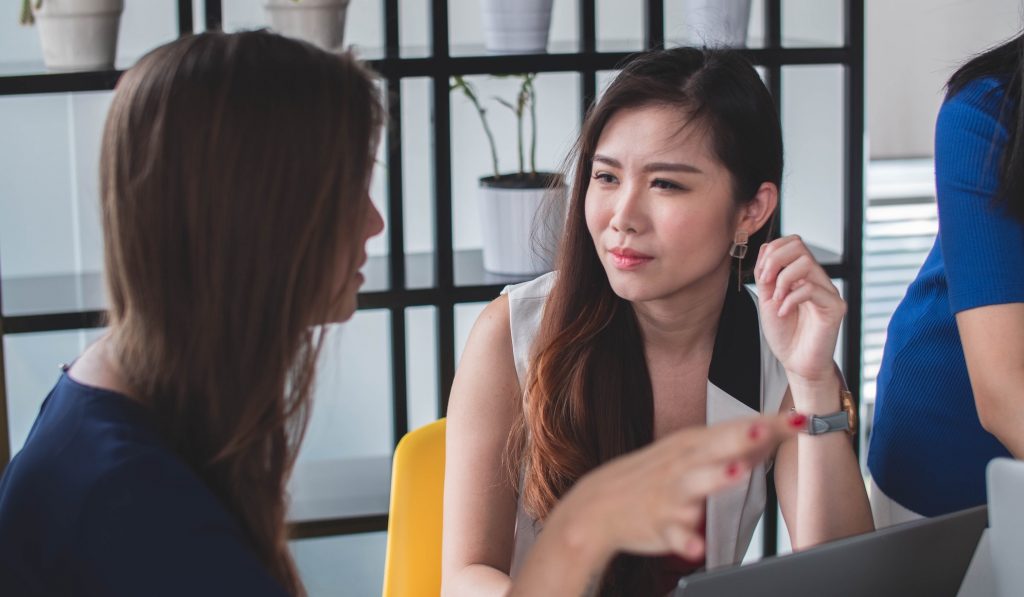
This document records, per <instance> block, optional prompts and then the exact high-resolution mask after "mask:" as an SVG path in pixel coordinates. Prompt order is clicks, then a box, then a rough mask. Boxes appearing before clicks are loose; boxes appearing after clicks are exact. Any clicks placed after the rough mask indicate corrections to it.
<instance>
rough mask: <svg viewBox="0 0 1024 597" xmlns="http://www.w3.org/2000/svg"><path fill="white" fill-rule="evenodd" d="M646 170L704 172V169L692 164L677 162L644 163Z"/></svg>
mask: <svg viewBox="0 0 1024 597" xmlns="http://www.w3.org/2000/svg"><path fill="white" fill-rule="evenodd" d="M643 171H644V172H688V173H691V174H703V173H704V171H703V170H701V169H700V168H698V167H697V166H694V165H691V164H682V163H675V162H651V163H650V164H645V165H644V169H643Z"/></svg>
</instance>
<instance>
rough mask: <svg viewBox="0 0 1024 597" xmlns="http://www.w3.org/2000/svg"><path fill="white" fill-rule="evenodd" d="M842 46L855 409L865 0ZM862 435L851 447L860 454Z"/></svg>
mask: <svg viewBox="0 0 1024 597" xmlns="http://www.w3.org/2000/svg"><path fill="white" fill-rule="evenodd" d="M846 46H847V48H848V49H849V55H850V62H849V64H848V65H847V66H846V101H845V102H844V104H845V106H844V111H845V112H846V119H845V121H846V126H845V127H844V128H845V131H844V134H845V135H846V146H847V150H846V151H847V153H848V155H847V159H846V172H845V182H846V184H845V187H846V195H845V197H844V198H843V211H844V213H846V230H845V235H844V239H843V264H844V266H845V268H844V269H845V271H846V272H847V276H846V303H847V305H848V309H847V315H846V330H845V337H844V341H845V349H844V359H843V360H844V361H846V363H845V365H846V367H845V372H846V379H847V384H848V385H849V386H850V391H851V392H852V393H853V402H854V408H857V409H858V410H859V409H860V400H861V387H862V384H863V381H862V371H861V328H862V321H861V315H862V311H863V305H862V304H861V298H862V290H863V284H864V281H863V271H862V266H863V256H862V252H863V248H864V247H863V245H864V0H846ZM860 448H861V446H860V434H857V437H856V438H855V439H854V450H856V451H857V454H858V455H859V454H860Z"/></svg>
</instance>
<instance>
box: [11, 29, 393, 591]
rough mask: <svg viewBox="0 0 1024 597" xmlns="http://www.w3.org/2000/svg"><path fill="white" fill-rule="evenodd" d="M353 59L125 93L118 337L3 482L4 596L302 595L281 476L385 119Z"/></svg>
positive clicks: (240, 55) (112, 138)
mask: <svg viewBox="0 0 1024 597" xmlns="http://www.w3.org/2000/svg"><path fill="white" fill-rule="evenodd" d="M383 114H384V111H383V108H382V105H381V103H380V101H379V98H378V92H377V83H376V81H375V79H374V77H373V76H372V75H371V73H370V72H369V71H368V70H366V69H365V68H364V67H362V66H361V65H360V64H359V63H358V62H357V61H356V60H355V59H354V58H352V56H350V55H348V54H342V55H340V56H339V55H331V54H328V53H326V52H322V51H320V50H317V49H316V48H313V47H312V46H309V45H306V44H302V43H299V42H295V41H292V40H288V39H285V38H283V37H280V36H276V35H272V34H269V33H258V32H254V33H242V34H235V35H224V34H203V35H197V36H194V37H193V36H190V37H186V38H183V39H180V40H178V41H175V42H173V43H171V44H168V45H165V46H162V47H160V48H158V49H156V50H154V51H153V52H151V53H149V54H148V55H146V56H145V57H143V58H142V59H141V60H140V61H139V62H138V64H137V65H136V66H134V67H133V68H132V69H130V70H128V71H127V72H126V73H125V74H124V75H123V76H122V77H121V79H120V80H119V81H118V83H117V87H116V89H115V91H114V97H113V100H112V103H111V106H110V110H109V113H108V115H107V120H106V126H105V130H104V133H103V142H102V153H101V160H100V162H101V163H100V185H101V204H102V221H103V234H104V251H105V268H106V282H107V290H108V296H109V312H108V316H109V324H110V327H109V330H108V332H107V333H106V334H105V335H104V336H103V337H102V339H101V340H99V341H98V342H96V343H95V344H93V345H92V346H90V347H89V348H88V349H87V350H86V351H85V352H84V353H83V354H82V355H81V356H80V357H79V358H78V359H77V360H76V361H75V362H74V364H73V365H71V366H70V367H65V368H64V372H63V374H62V375H61V376H60V378H59V380H58V381H57V383H56V386H55V387H54V388H53V390H52V391H51V393H50V394H49V396H48V397H47V398H46V400H45V402H44V403H43V406H42V408H41V411H40V413H39V416H38V418H37V420H36V422H35V424H34V426H33V429H32V430H31V432H30V434H29V437H28V440H27V441H26V443H25V446H24V448H23V449H22V450H21V451H20V452H19V453H18V454H17V455H16V456H15V458H14V459H13V460H12V461H11V462H10V464H9V465H8V466H7V468H6V470H5V472H4V476H3V478H2V480H0V594H3V595H11V596H19V597H21V596H32V595H61V596H76V595H97V596H99V595H105V596H119V595H124V596H128V595H179V596H180V595H247V596H280V595H289V594H300V593H301V592H302V583H301V581H300V579H299V577H298V574H297V572H296V569H295V565H294V563H293V562H292V558H291V556H290V553H289V551H288V544H287V538H288V537H287V528H286V526H285V514H286V512H285V511H286V496H285V492H284V488H285V481H286V479H287V476H288V474H289V472H290V470H291V468H292V465H293V463H294V460H295V455H296V450H297V447H298V444H299V441H300V440H301V438H302V432H303V429H304V426H305V422H306V417H307V413H308V412H309V404H310V393H311V388H312V382H313V378H314V364H315V362H316V358H317V354H318V352H319V349H320V344H321V341H322V335H321V334H318V333H316V331H315V330H316V328H315V327H314V326H316V325H317V324H322V323H326V322H336V321H343V320H346V319H348V318H349V317H351V316H352V314H353V312H354V311H355V307H356V300H355V299H356V292H357V290H358V288H359V285H360V284H361V282H362V276H361V275H360V273H359V268H360V267H361V265H362V261H363V260H364V259H365V253H364V245H365V243H366V240H367V239H368V238H369V237H371V236H373V235H375V234H378V233H379V232H380V231H381V230H382V228H383V222H382V219H381V216H380V214H379V213H378V212H377V211H376V209H375V208H374V207H373V204H372V203H371V201H370V198H369V194H368V189H369V184H370V173H371V171H372V165H373V159H374V157H373V156H374V148H375V145H376V140H377V138H378V136H379V133H378V131H379V128H380V125H381V124H382V122H383Z"/></svg>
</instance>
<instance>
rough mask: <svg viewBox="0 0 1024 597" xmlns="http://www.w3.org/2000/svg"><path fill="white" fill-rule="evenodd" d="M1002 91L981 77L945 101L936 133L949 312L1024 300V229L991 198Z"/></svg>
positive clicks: (1001, 134) (1001, 137)
mask: <svg viewBox="0 0 1024 597" xmlns="http://www.w3.org/2000/svg"><path fill="white" fill-rule="evenodd" d="M1002 99H1003V93H1002V88H1001V87H1000V85H999V83H998V82H997V81H996V80H994V79H982V80H980V81H975V82H973V83H971V84H969V85H968V86H967V87H966V88H964V89H963V90H962V91H960V92H959V93H958V94H956V95H955V96H954V97H952V98H950V99H949V100H947V101H946V103H945V104H943V106H942V109H941V110H940V111H939V117H938V121H937V124H936V129H935V180H936V194H937V197H938V207H939V238H940V247H941V250H942V259H943V262H944V263H945V267H946V277H947V282H948V284H949V303H950V308H951V310H952V312H953V313H954V314H955V313H959V312H960V311H965V310H967V309H972V308H975V307H981V306H985V305H996V304H1004V303H1016V302H1024V224H1022V223H1021V222H1019V221H1018V220H1016V219H1015V218H1013V217H1012V216H1011V215H1010V214H1009V213H1007V212H1006V211H1005V209H1004V207H1003V206H1002V205H999V204H994V202H993V200H994V197H995V195H996V191H997V189H998V188H999V177H998V172H999V163H1000V159H1001V157H1002V151H1003V148H1004V147H1005V145H1006V141H1007V132H1006V128H1005V127H1004V126H1003V125H1002V124H1001V123H1000V121H999V111H1000V108H1001V105H1002Z"/></svg>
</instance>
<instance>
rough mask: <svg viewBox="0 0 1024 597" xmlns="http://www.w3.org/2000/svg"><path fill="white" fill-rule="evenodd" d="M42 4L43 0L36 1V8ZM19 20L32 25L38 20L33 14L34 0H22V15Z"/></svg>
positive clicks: (23, 23)
mask: <svg viewBox="0 0 1024 597" xmlns="http://www.w3.org/2000/svg"><path fill="white" fill-rule="evenodd" d="M40 5H42V0H39V2H37V3H36V8H39V6H40ZM18 22H19V23H21V24H22V25H31V24H33V23H35V22H36V19H35V17H33V16H32V0H22V2H21V16H20V17H19V18H18Z"/></svg>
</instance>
